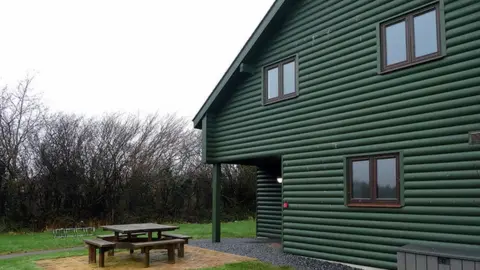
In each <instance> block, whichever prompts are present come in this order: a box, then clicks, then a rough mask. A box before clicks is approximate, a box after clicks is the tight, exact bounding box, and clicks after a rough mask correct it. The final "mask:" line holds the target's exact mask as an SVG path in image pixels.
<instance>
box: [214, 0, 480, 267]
mask: <svg viewBox="0 0 480 270" xmlns="http://www.w3.org/2000/svg"><path fill="white" fill-rule="evenodd" d="M428 2H429V1H351V2H349V4H345V3H346V2H345V1H338V2H332V1H300V2H299V3H298V4H297V6H296V8H295V9H293V10H292V11H291V13H290V14H289V15H288V17H287V18H286V19H285V22H284V25H282V26H281V27H279V29H278V32H277V33H276V34H275V35H274V36H273V37H271V39H270V41H269V42H268V44H267V45H266V47H264V50H263V51H262V52H260V53H258V55H257V56H258V57H257V58H256V59H255V61H251V62H252V63H255V64H256V73H255V74H254V75H252V76H250V77H249V78H247V79H245V80H244V81H243V82H241V83H240V85H238V87H237V88H236V89H231V91H232V94H231V96H230V98H229V100H228V101H226V102H225V105H224V107H223V109H221V110H220V111H219V112H218V113H217V114H216V116H215V124H214V125H212V126H211V129H210V128H209V141H208V153H209V162H229V161H238V160H246V159H250V158H254V157H262V156H278V155H281V156H283V160H284V163H283V168H284V175H283V177H284V185H283V188H284V191H283V192H284V199H285V200H287V201H288V202H289V204H290V207H289V208H288V209H285V211H284V220H283V222H284V224H283V226H284V227H283V228H284V239H283V240H284V250H285V252H289V253H294V254H299V255H304V256H313V257H317V258H323V259H329V260H337V261H346V262H350V263H357V264H364V265H371V266H376V267H384V268H390V269H394V268H395V263H396V256H395V251H396V250H397V247H398V246H401V245H405V244H408V243H416V244H429V243H432V244H440V245H450V246H459V247H465V246H478V245H480V176H479V170H480V147H479V146H475V145H469V144H468V132H469V131H473V130H480V117H479V113H480V105H479V104H480V77H479V74H480V42H479V40H480V23H479V22H478V18H479V17H480V1H473V0H472V1H453V0H446V1H445V21H446V24H445V26H446V38H447V40H446V45H447V55H446V57H445V58H443V59H441V60H437V61H433V62H429V63H426V64H422V65H417V66H413V67H410V68H406V69H403V70H398V71H395V72H391V73H388V74H384V75H378V74H377V51H376V50H377V47H376V42H377V41H376V37H377V33H376V24H377V23H378V22H380V21H382V20H385V19H387V18H389V17H391V16H394V15H396V14H399V13H402V12H405V11H408V10H410V9H413V8H415V7H416V6H419V5H420V4H423V3H428ZM293 54H297V55H298V57H299V86H300V90H299V96H298V97H297V98H295V99H291V100H287V101H283V102H279V103H276V104H272V105H268V106H263V105H262V98H261V97H262V90H261V87H262V82H261V77H262V72H261V70H262V66H264V65H266V64H269V63H271V62H273V61H276V60H278V59H281V58H284V57H288V56H290V55H293ZM389 151H403V157H404V158H403V161H402V163H403V172H404V192H403V193H404V207H402V208H399V209H388V208H348V207H345V206H344V186H343V181H344V178H343V177H344V175H343V174H344V168H343V166H344V164H343V160H344V157H345V156H349V155H357V154H361V153H371V152H389ZM262 179H263V176H262V174H259V184H260V183H261V182H260V181H263V180H262ZM261 188H262V187H261V186H259V193H263V191H261V190H260V189H261ZM265 209H266V208H265ZM263 211H264V210H262V209H261V208H259V216H260V217H262V218H261V219H260V222H261V224H267V223H266V222H267V221H266V220H265V219H263V217H268V215H266V214H265V215H263V214H264V213H266V212H263ZM275 213H277V212H275ZM276 217H277V216H276V215H274V216H272V222H274V223H275V224H279V223H278V221H277V220H276ZM272 228H273V227H272ZM277 228H278V227H275V228H274V229H277Z"/></svg>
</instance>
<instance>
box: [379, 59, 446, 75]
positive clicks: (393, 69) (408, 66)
mask: <svg viewBox="0 0 480 270" xmlns="http://www.w3.org/2000/svg"><path fill="white" fill-rule="evenodd" d="M444 57H445V55H438V56H435V57H432V58H428V59H424V60H421V61H418V62H414V63H410V64H406V65H403V66H399V67H395V68H391V69H386V70H382V71H378V72H377V74H378V75H383V74H387V73H390V72H394V71H397V70H401V69H405V68H410V67H413V66H416V65H421V64H424V63H428V62H431V61H436V60H439V59H442V58H444Z"/></svg>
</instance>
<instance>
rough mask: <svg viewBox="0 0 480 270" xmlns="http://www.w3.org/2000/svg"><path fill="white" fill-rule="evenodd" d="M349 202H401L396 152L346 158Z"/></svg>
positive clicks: (365, 204)
mask: <svg viewBox="0 0 480 270" xmlns="http://www.w3.org/2000/svg"><path fill="white" fill-rule="evenodd" d="M347 166H348V168H347V172H348V174H347V182H346V183H347V193H348V196H347V198H348V202H347V203H348V205H349V206H384V207H389V206H390V207H398V206H400V172H399V155H398V154H396V153H395V154H384V155H375V156H365V157H355V158H349V159H347Z"/></svg>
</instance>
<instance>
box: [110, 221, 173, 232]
mask: <svg viewBox="0 0 480 270" xmlns="http://www.w3.org/2000/svg"><path fill="white" fill-rule="evenodd" d="M101 227H102V228H103V229H104V230H107V231H114V232H119V233H135V232H158V231H173V230H176V229H178V228H179V227H178V226H172V225H162V224H156V223H138V224H121V225H106V226H101Z"/></svg>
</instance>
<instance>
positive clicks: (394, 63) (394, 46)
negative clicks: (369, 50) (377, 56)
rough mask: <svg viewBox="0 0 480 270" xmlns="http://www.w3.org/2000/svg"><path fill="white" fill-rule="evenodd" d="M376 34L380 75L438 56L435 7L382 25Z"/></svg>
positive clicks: (437, 25)
mask: <svg viewBox="0 0 480 270" xmlns="http://www.w3.org/2000/svg"><path fill="white" fill-rule="evenodd" d="M380 31H381V33H380V42H381V58H382V59H381V62H382V71H388V70H393V69H397V68H400V67H404V66H410V65H412V64H416V63H421V62H425V61H426V60H430V59H435V58H437V57H438V56H440V55H441V53H440V18H439V6H438V4H435V5H433V6H428V7H426V8H423V9H420V10H417V11H414V12H412V13H410V14H407V15H404V16H402V17H398V18H395V19H394V20H392V21H388V22H386V23H382V24H381V25H380Z"/></svg>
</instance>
